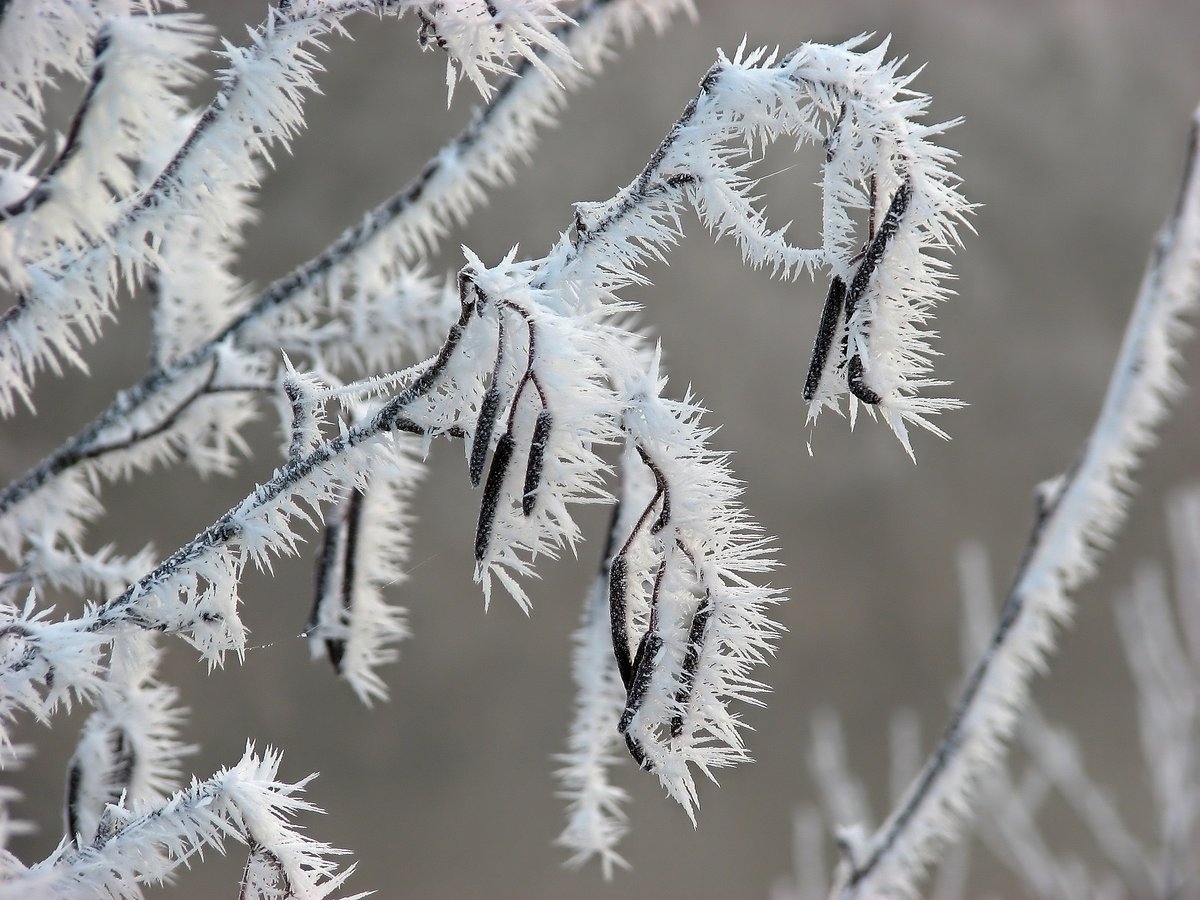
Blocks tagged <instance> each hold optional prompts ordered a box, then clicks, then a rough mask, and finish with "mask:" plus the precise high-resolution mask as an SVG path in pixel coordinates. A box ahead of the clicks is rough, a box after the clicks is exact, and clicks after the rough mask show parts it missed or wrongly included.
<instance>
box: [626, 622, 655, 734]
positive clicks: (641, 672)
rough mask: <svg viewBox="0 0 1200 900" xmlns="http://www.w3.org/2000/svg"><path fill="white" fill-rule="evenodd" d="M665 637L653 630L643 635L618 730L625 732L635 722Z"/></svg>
mask: <svg viewBox="0 0 1200 900" xmlns="http://www.w3.org/2000/svg"><path fill="white" fill-rule="evenodd" d="M662 645H663V639H662V638H661V637H659V636H658V635H657V634H655V633H654V632H652V631H648V632H646V634H645V635H644V636H643V637H642V641H641V644H640V646H639V647H638V652H637V662H636V663H635V668H634V673H633V684H631V685H630V686H629V693H628V694H627V695H626V698H625V711H624V712H623V713H621V721H620V722H618V723H617V731H619V732H620V733H621V734H624V733H625V732H626V731H628V730H629V726H630V725H632V724H633V717H634V716H636V715H637V713H638V710H639V709H641V708H642V703H643V702H644V701H645V699H646V693H647V692H648V691H649V690H650V679H651V678H652V677H654V660H655V658H656V657H657V656H658V651H659V650H661V649H662Z"/></svg>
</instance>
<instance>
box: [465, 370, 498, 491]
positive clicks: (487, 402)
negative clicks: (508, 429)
mask: <svg viewBox="0 0 1200 900" xmlns="http://www.w3.org/2000/svg"><path fill="white" fill-rule="evenodd" d="M499 412H500V389H499V388H498V387H496V385H494V384H493V385H492V386H491V387H489V388H488V389H487V393H485V394H484V395H483V403H482V404H480V406H479V418H478V419H477V420H476V422H475V435H474V436H473V437H472V438H471V464H470V473H471V487H479V482H480V480H481V479H482V478H483V463H484V461H485V460H486V459H487V452H488V444H490V443H491V442H492V429H493V428H494V427H495V425H496V416H497V414H498V413H499Z"/></svg>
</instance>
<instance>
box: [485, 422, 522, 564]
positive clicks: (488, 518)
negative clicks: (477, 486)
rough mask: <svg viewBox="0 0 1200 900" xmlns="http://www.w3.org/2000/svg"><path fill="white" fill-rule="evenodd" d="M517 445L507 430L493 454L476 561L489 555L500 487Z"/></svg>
mask: <svg viewBox="0 0 1200 900" xmlns="http://www.w3.org/2000/svg"><path fill="white" fill-rule="evenodd" d="M515 445H516V441H515V440H513V436H512V435H511V434H509V433H508V432H505V433H504V435H503V436H502V437H501V438H500V440H499V442H498V443H497V444H496V452H495V453H493V454H492V465H491V468H489V469H488V476H487V484H485V485H484V486H483V500H482V501H481V502H480V504H479V525H478V527H477V528H476V529H475V561H476V562H479V561H480V560H482V559H483V558H484V557H485V556H487V550H488V544H490V543H491V541H492V526H493V525H494V524H495V521H496V512H497V510H498V509H499V507H500V488H501V487H502V486H503V485H504V476H505V474H507V472H508V464H509V463H510V462H512V455H513V447H514V446H515Z"/></svg>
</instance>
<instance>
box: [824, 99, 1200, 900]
mask: <svg viewBox="0 0 1200 900" xmlns="http://www.w3.org/2000/svg"><path fill="white" fill-rule="evenodd" d="M1198 130H1200V110H1197V112H1196V114H1195V115H1194V117H1193V127H1192V133H1191V140H1190V144H1189V147H1188V157H1187V162H1186V172H1185V175H1184V178H1183V182H1182V185H1181V187H1180V192H1179V198H1178V201H1177V204H1176V208H1175V209H1174V211H1173V212H1172V214H1171V215H1170V217H1169V218H1168V220H1167V222H1166V224H1165V226H1164V227H1163V229H1162V230H1161V231H1160V232H1159V234H1158V237H1157V239H1156V243H1155V247H1154V250H1153V252H1152V254H1151V259H1150V263H1149V266H1148V268H1147V271H1146V274H1145V276H1144V277H1143V280H1142V285H1141V288H1140V290H1139V295H1138V298H1137V302H1136V304H1135V307H1134V310H1133V314H1132V317H1131V319H1130V323H1129V326H1128V328H1127V330H1126V333H1125V338H1124V341H1123V343H1122V346H1121V351H1120V354H1119V356H1118V359H1117V363H1116V366H1115V368H1114V371H1113V375H1112V379H1111V381H1110V382H1109V387H1108V391H1107V393H1106V396H1105V400H1104V405H1103V408H1102V409H1101V412H1100V415H1099V418H1098V419H1097V422H1096V424H1095V426H1094V427H1093V430H1092V433H1091V435H1090V436H1089V438H1088V441H1087V443H1086V444H1085V445H1084V448H1083V450H1082V452H1081V454H1080V456H1079V458H1078V459H1077V460H1076V461H1075V463H1074V465H1073V466H1072V468H1071V469H1070V470H1069V471H1068V472H1067V473H1066V474H1065V475H1063V476H1061V477H1060V478H1059V479H1056V480H1055V481H1053V482H1050V483H1048V484H1047V485H1045V486H1044V487H1043V490H1042V497H1041V498H1040V506H1041V509H1040V510H1039V514H1038V517H1037V520H1036V522H1035V526H1034V531H1033V534H1032V536H1031V539H1030V543H1029V545H1028V547H1027V549H1026V552H1025V555H1024V557H1023V559H1022V562H1021V565H1020V568H1019V571H1018V575H1017V578H1016V579H1015V580H1014V583H1013V587H1012V589H1011V590H1010V592H1009V595H1008V597H1007V599H1006V601H1005V606H1004V609H1003V611H1002V613H1001V618H1000V624H999V626H998V628H997V631H996V632H995V634H994V635H993V637H992V639H991V641H990V643H989V645H988V649H987V652H986V653H985V654H984V656H983V657H982V658H981V660H980V661H979V663H978V664H977V666H976V668H975V670H974V671H973V672H972V674H971V677H970V678H969V679H968V681H967V684H966V686H965V688H964V690H963V693H962V695H961V697H960V699H959V701H958V704H957V706H956V708H955V710H954V712H953V715H952V718H951V721H950V724H949V725H948V726H947V729H946V731H945V732H944V734H943V736H942V739H941V741H940V742H939V745H938V748H937V749H936V751H935V753H934V754H933V756H931V757H930V759H929V761H928V762H927V763H926V765H925V768H924V769H923V771H922V773H921V775H920V776H919V777H918V779H917V780H916V781H915V782H914V784H913V785H912V787H911V788H910V790H909V792H908V794H907V795H906V797H905V799H904V800H903V802H902V803H901V804H900V805H898V806H897V807H896V808H895V810H894V811H893V812H892V813H891V815H890V816H889V818H888V820H887V821H886V822H885V823H884V824H883V825H882V826H881V828H880V829H879V830H878V831H877V832H876V833H875V834H874V835H873V836H872V838H871V840H870V842H869V844H868V845H867V847H866V851H867V852H866V854H865V856H864V857H863V858H862V862H861V863H857V864H855V865H853V866H845V867H843V869H842V871H841V873H840V875H839V877H838V880H837V882H836V885H835V893H836V894H837V895H839V896H842V897H845V898H849V897H866V896H875V895H878V894H888V893H889V892H890V893H892V894H900V895H911V894H913V893H915V892H916V885H917V882H918V881H919V880H920V879H921V877H922V875H923V873H924V871H925V868H926V866H927V865H928V863H929V862H930V861H931V859H932V858H933V855H934V854H935V853H936V851H937V849H938V848H939V847H941V846H944V845H945V844H946V843H948V842H949V841H950V840H951V839H952V838H953V837H954V835H956V834H957V833H958V831H959V830H960V829H961V827H962V823H963V822H964V821H966V820H968V819H969V817H970V814H971V802H972V798H973V787H974V784H975V782H976V781H977V779H978V778H979V777H980V776H981V775H982V774H983V773H984V772H986V771H988V770H989V769H991V768H992V767H993V766H995V765H997V764H998V763H999V762H1000V761H1001V760H1002V759H1003V756H1004V749H1005V743H1006V741H1007V739H1008V737H1009V736H1010V735H1011V734H1012V731H1013V728H1014V727H1015V725H1016V723H1017V720H1018V718H1019V714H1020V710H1021V709H1022V707H1023V706H1024V704H1025V702H1026V700H1027V697H1028V690H1029V688H1028V684H1029V679H1030V677H1031V676H1032V674H1033V673H1034V672H1035V671H1037V670H1040V669H1042V668H1044V667H1045V664H1046V658H1047V656H1048V654H1049V653H1050V651H1051V650H1052V649H1053V643H1054V633H1055V629H1056V627H1059V626H1062V625H1063V624H1065V623H1066V621H1067V620H1068V619H1069V618H1070V615H1071V612H1072V604H1071V602H1070V597H1069V594H1070V592H1072V591H1074V590H1075V589H1076V588H1078V587H1079V586H1080V585H1081V584H1082V583H1083V582H1084V581H1085V580H1087V579H1088V578H1089V577H1090V576H1091V575H1092V574H1093V573H1094V572H1095V568H1096V565H1097V563H1098V562H1099V559H1100V556H1101V554H1102V552H1103V550H1104V549H1105V548H1106V547H1107V546H1108V545H1109V544H1110V543H1111V542H1112V540H1113V538H1114V537H1115V535H1116V532H1117V530H1118V529H1119V527H1120V526H1121V524H1122V523H1123V521H1124V518H1125V507H1126V504H1127V501H1128V496H1129V493H1130V491H1131V490H1132V489H1133V487H1134V481H1133V477H1132V475H1133V471H1134V469H1135V468H1136V467H1137V465H1138V464H1139V462H1140V457H1141V455H1142V453H1143V452H1144V451H1145V450H1147V449H1148V448H1149V447H1150V445H1151V444H1152V443H1153V441H1154V437H1155V434H1154V429H1155V428H1156V427H1157V426H1158V425H1159V424H1161V423H1162V421H1163V420H1164V419H1165V417H1166V415H1167V412H1168V403H1169V401H1170V400H1171V399H1172V398H1173V397H1174V396H1176V395H1177V394H1178V393H1179V391H1180V389H1181V387H1182V384H1181V380H1180V378H1179V377H1178V368H1179V366H1180V345H1181V343H1182V341H1183V339H1184V336H1185V335H1186V334H1187V333H1188V330H1189V329H1188V328H1187V326H1186V325H1185V323H1184V317H1185V316H1187V315H1188V314H1189V313H1190V312H1191V311H1192V310H1193V309H1194V307H1195V306H1196V304H1197V300H1198V293H1200V279H1198V268H1200V172H1197V168H1198V167H1200V152H1198V149H1197V131H1198Z"/></svg>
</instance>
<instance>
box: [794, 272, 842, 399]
mask: <svg viewBox="0 0 1200 900" xmlns="http://www.w3.org/2000/svg"><path fill="white" fill-rule="evenodd" d="M845 302H846V282H844V281H843V280H842V279H841V277H840V276H838V275H834V276H833V281H831V282H830V283H829V293H827V294H826V295H825V307H824V308H823V309H822V310H821V324H820V325H819V326H818V327H817V336H816V337H815V338H814V339H813V350H812V361H811V362H810V363H809V364H808V377H807V378H806V379H804V399H805V400H811V399H812V398H813V397H814V396H816V393H817V388H818V387H820V385H821V373H822V372H824V371H825V361H826V360H827V359H829V348H830V347H831V346H833V335H834V332H835V331H836V330H837V323H838V316H840V315H841V314H842V306H843V305H844V304H845Z"/></svg>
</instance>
